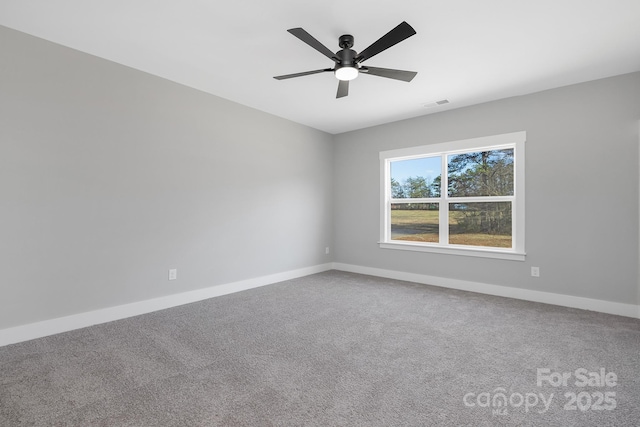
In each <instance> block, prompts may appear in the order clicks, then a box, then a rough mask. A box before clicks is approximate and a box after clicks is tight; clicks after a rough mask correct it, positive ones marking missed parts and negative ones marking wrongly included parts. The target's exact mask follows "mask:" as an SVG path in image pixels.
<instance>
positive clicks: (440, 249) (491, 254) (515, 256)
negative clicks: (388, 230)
mask: <svg viewBox="0 0 640 427" xmlns="http://www.w3.org/2000/svg"><path fill="white" fill-rule="evenodd" d="M379 245H380V249H396V250H401V251H415V252H431V253H438V254H447V255H459V256H472V257H481V258H493V259H506V260H510V261H524V260H525V256H526V254H525V253H519V252H514V251H512V250H500V249H484V248H482V249H480V248H474V247H470V246H427V245H424V244H420V243H410V242H402V243H399V242H379Z"/></svg>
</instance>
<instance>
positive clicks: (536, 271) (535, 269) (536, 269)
mask: <svg viewBox="0 0 640 427" xmlns="http://www.w3.org/2000/svg"><path fill="white" fill-rule="evenodd" d="M531 277H540V267H531Z"/></svg>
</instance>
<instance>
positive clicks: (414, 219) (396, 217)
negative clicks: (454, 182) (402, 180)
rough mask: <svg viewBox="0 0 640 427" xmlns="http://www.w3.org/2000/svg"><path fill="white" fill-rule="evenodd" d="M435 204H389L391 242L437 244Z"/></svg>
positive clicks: (436, 211) (437, 230)
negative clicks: (405, 241)
mask: <svg viewBox="0 0 640 427" xmlns="http://www.w3.org/2000/svg"><path fill="white" fill-rule="evenodd" d="M438 223H439V220H438V204H437V203H393V204H391V240H408V241H412V242H432V243H438V242H439V226H438Z"/></svg>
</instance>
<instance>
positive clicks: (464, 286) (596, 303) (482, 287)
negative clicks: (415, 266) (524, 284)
mask: <svg viewBox="0 0 640 427" xmlns="http://www.w3.org/2000/svg"><path fill="white" fill-rule="evenodd" d="M333 269H334V270H341V271H348V272H351V273H360V274H368V275H370V276H378V277H385V278H388V279H397V280H405V281H408V282H415V283H422V284H425V285H433V286H440V287H443V288H451V289H459V290H463V291H470V292H477V293H480V294H488V295H495V296H500V297H507V298H514V299H520V300H526V301H533V302H541V303H545V304H552V305H560V306H563V307H571V308H580V309H583V310H590V311H598V312H601V313H608V314H616V315H618V316H625V317H633V318H636V319H640V305H634V304H624V303H620V302H611V301H603V300H596V299H591V298H583V297H576V296H570V295H561V294H554V293H551V292H540V291H533V290H530V289H518V288H510V287H507V286H498V285H489V284H487V283H479V282H470V281H466V280H457V279H447V278H445V277H436V276H427V275H424V274H415V273H406V272H402V271H395V270H384V269H380V268H373V267H363V266H359V265H351V264H342V263H333Z"/></svg>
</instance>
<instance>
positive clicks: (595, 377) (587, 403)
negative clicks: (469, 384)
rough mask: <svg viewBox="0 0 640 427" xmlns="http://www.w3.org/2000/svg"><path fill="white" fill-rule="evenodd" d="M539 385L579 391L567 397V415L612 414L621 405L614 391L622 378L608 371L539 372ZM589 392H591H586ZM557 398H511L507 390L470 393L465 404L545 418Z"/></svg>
mask: <svg viewBox="0 0 640 427" xmlns="http://www.w3.org/2000/svg"><path fill="white" fill-rule="evenodd" d="M536 385H537V386H538V387H545V386H546V387H549V386H550V387H554V388H559V387H579V388H580V390H579V391H578V392H575V391H566V392H565V393H564V398H565V401H564V406H563V409H564V410H566V411H577V410H580V411H582V412H585V411H603V410H607V411H610V410H613V409H615V408H616V405H617V402H616V393H615V391H612V390H610V388H613V387H616V386H617V385H618V376H617V375H616V374H615V373H614V372H607V370H606V369H605V368H600V369H598V370H596V371H589V370H588V369H585V368H578V369H576V370H574V371H571V372H560V371H552V370H551V369H549V368H538V369H537V371H536ZM585 388H587V389H586V390H585ZM589 388H591V389H589ZM594 389H595V390H594ZM603 389H605V390H603ZM553 398H554V393H550V394H548V395H545V394H544V393H540V392H529V393H518V392H513V393H511V394H509V393H507V390H506V389H504V388H503V387H497V388H496V389H494V390H493V392H488V391H486V392H481V393H474V392H469V393H467V394H465V395H464V397H463V398H462V402H463V403H464V405H465V406H466V407H469V408H474V407H477V408H490V409H491V413H492V414H493V415H494V416H496V415H507V414H508V410H509V408H524V412H525V413H529V412H530V411H535V412H537V413H539V414H544V413H545V412H547V411H548V410H549V408H550V407H551V403H552V402H553ZM560 405H562V402H560Z"/></svg>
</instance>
